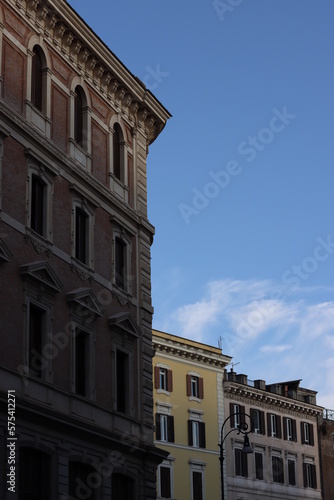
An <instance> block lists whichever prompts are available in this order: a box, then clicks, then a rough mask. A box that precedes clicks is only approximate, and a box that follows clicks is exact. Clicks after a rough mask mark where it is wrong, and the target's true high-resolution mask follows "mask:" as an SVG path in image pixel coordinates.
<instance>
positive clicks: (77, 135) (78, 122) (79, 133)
mask: <svg viewBox="0 0 334 500" xmlns="http://www.w3.org/2000/svg"><path fill="white" fill-rule="evenodd" d="M84 103H85V94H84V92H83V90H82V88H81V87H80V86H79V85H78V86H77V87H76V88H75V104H74V140H75V142H76V143H77V144H79V146H81V147H84Z"/></svg>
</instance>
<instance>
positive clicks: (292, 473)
mask: <svg viewBox="0 0 334 500" xmlns="http://www.w3.org/2000/svg"><path fill="white" fill-rule="evenodd" d="M288 474H289V484H291V485H292V486H295V484H296V466H295V461H294V460H288Z"/></svg>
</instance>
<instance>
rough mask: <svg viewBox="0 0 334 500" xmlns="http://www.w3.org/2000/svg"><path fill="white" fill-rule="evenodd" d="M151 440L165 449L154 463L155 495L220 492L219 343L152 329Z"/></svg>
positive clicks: (209, 496)
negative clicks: (152, 414)
mask: <svg viewBox="0 0 334 500" xmlns="http://www.w3.org/2000/svg"><path fill="white" fill-rule="evenodd" d="M153 347H154V349H155V356H154V358H153V371H154V413H155V425H156V430H155V445H156V446H157V447H159V448H161V449H162V450H164V451H166V452H167V453H168V456H167V458H166V459H165V460H164V461H163V462H162V464H160V466H159V467H158V475H157V499H159V500H162V499H175V500H176V499H178V500H213V499H218V498H219V497H220V468H219V467H220V466H219V448H218V442H219V432H220V428H221V426H222V423H223V419H224V403H223V376H224V370H225V367H226V365H227V364H228V363H229V362H230V361H231V358H230V357H229V356H226V355H224V354H222V352H221V349H219V348H216V347H212V346H208V345H205V344H202V343H200V342H195V341H191V340H187V339H185V338H182V337H178V336H176V335H171V334H168V333H163V332H159V331H156V330H153Z"/></svg>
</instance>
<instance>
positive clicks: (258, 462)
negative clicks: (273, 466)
mask: <svg viewBox="0 0 334 500" xmlns="http://www.w3.org/2000/svg"><path fill="white" fill-rule="evenodd" d="M255 474H256V479H263V455H262V453H255Z"/></svg>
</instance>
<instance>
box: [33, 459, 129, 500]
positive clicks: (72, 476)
mask: <svg viewBox="0 0 334 500" xmlns="http://www.w3.org/2000/svg"><path fill="white" fill-rule="evenodd" d="M94 471H95V469H93V467H91V466H90V465H88V464H85V463H82V462H72V461H71V462H69V474H68V482H69V494H70V496H69V497H68V498H71V499H73V500H74V499H79V498H80V497H81V496H84V497H85V499H86V500H97V498H98V497H100V495H99V490H100V488H99V484H97V485H94V486H95V488H88V487H87V478H88V477H92V475H93V473H94ZM79 485H82V490H81V491H83V490H85V493H84V494H83V493H81V492H80V493H79V491H80V486H79ZM78 486H79V488H78ZM122 498H126V497H122ZM29 500H30V499H29Z"/></svg>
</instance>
